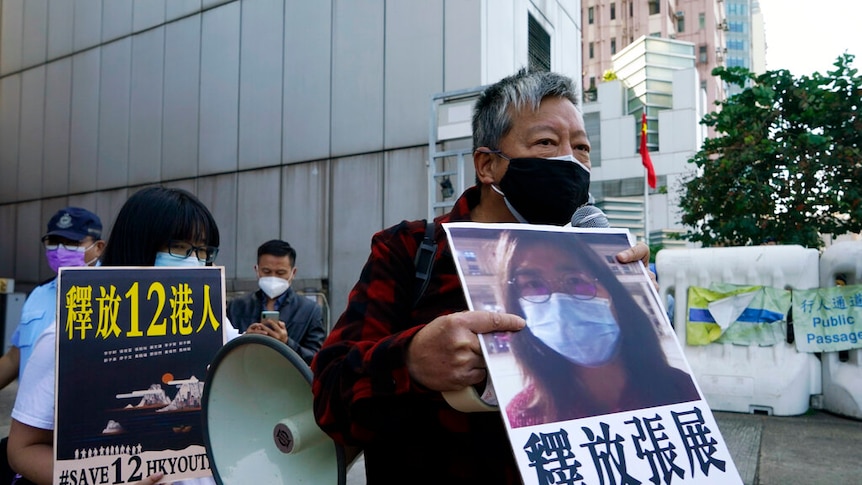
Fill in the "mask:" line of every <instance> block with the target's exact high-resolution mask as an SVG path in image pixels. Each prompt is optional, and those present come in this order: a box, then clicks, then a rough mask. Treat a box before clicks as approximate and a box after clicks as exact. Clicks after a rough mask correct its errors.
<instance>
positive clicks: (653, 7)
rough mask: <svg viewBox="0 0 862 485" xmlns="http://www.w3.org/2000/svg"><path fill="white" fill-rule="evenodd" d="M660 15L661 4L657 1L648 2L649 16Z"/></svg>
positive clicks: (650, 0)
mask: <svg viewBox="0 0 862 485" xmlns="http://www.w3.org/2000/svg"><path fill="white" fill-rule="evenodd" d="M657 13H661V2H659V0H649V14H650V15H655V14H657Z"/></svg>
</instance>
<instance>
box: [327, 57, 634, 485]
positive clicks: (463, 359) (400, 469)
mask: <svg viewBox="0 0 862 485" xmlns="http://www.w3.org/2000/svg"><path fill="white" fill-rule="evenodd" d="M473 148H474V152H473V161H474V166H475V169H476V180H477V183H476V185H475V186H473V187H471V188H469V189H467V190H466V191H465V192H464V193H463V194H462V195H461V196H460V197H459V199H458V200H457V201H456V203H455V207H454V208H453V209H452V211H451V212H450V213H448V214H445V215H443V216H440V217H437V218H436V219H435V228H436V230H435V234H434V239H435V240H436V241H437V246H438V249H437V252H436V255H435V258H434V265H433V271H432V274H431V276H430V281H429V284H428V286H427V289H425V291H423V292H422V293H421V296H420V298H419V299H418V301H417V300H416V295H417V293H419V291H418V290H417V286H418V283H417V282H416V266H415V264H414V257H415V256H416V253H417V251H418V248H419V245H420V243H421V242H422V239H423V237H424V234H425V227H426V224H425V221H421V220H420V221H403V222H402V223H400V224H398V225H396V226H393V227H390V228H388V229H385V230H383V231H380V232H378V233H377V234H375V235H374V237H373V239H372V241H371V255H370V256H369V258H368V261H367V262H366V264H365V267H364V268H363V270H362V274H361V275H360V278H359V281H358V282H357V283H356V286H354V287H353V289H352V290H351V292H350V295H349V301H348V304H347V309H346V310H345V312H344V313H343V314H342V315H341V317H340V318H339V320H338V322H337V323H336V325H335V328H334V329H333V331H332V333H331V334H330V336H329V337H328V338H327V340H326V341H325V342H324V345H323V348H322V349H321V350H320V351H319V352H318V354H317V355H316V356H315V358H314V361H313V362H312V365H311V366H312V370H313V372H314V382H313V385H312V390H313V392H314V413H315V417H316V419H317V422H318V424H319V425H320V427H321V428H322V429H323V430H324V431H326V432H327V433H328V434H329V435H330V436H332V437H333V439H335V440H336V441H337V442H339V443H342V444H345V445H349V446H356V447H361V448H362V449H363V450H364V452H365V466H366V476H367V479H368V483H369V484H377V483H410V484H419V483H435V484H445V485H453V484H458V483H465V484H466V483H470V484H480V483H481V484H484V483H489V484H490V483H493V484H505V483H520V482H521V479H520V475H519V472H518V469H517V465H516V463H515V459H514V456H513V454H512V449H511V447H510V446H509V442H508V438H507V436H506V430H505V426H504V423H503V419H502V417H501V416H500V415H499V414H498V413H490V412H486V413H462V412H460V411H456V410H455V409H453V408H452V407H451V406H449V405H448V404H447V403H446V401H445V400H444V398H443V397H442V394H441V393H442V392H445V391H456V390H461V389H464V388H465V387H467V386H477V387H479V388H481V387H483V386H484V382H485V379H486V371H485V361H484V358H483V357H482V351H481V348H480V346H479V340H478V337H477V334H481V333H487V332H493V331H518V330H521V329H522V328H523V327H524V324H525V322H524V320H523V319H522V318H520V317H518V316H516V315H511V314H501V313H493V312H487V311H467V303H466V301H465V299H464V293H463V290H462V288H461V283H460V281H459V278H458V274H457V272H456V269H455V263H454V257H453V255H452V252H451V250H450V248H449V247H448V244H447V242H446V236H445V232H444V231H443V229H442V227H441V225H442V223H445V222H455V221H474V222H525V223H539V224H556V225H564V224H566V223H568V222H569V221H570V219H571V216H572V214H573V213H574V211H575V210H576V209H577V208H578V207H579V206H581V205H583V204H585V203H586V202H587V197H588V190H589V168H590V157H589V152H590V142H589V140H588V139H587V134H586V131H585V128H584V121H583V116H582V115H581V112H580V110H579V108H578V98H577V93H576V91H575V88H574V85H573V83H572V80H571V79H569V78H568V77H565V76H562V75H559V74H555V73H548V72H528V71H526V70H521V71H519V72H518V73H516V74H514V75H512V76H509V77H507V78H505V79H503V80H501V81H499V82H497V83H496V84H494V85H492V86H490V87H489V88H488V89H486V90H485V91H484V92H483V94H482V95H481V96H480V97H479V99H478V100H477V102H476V106H475V108H474V113H473ZM617 258H618V259H619V260H620V261H621V262H629V261H636V260H642V261H645V262H648V261H649V248H648V247H647V246H646V245H644V244H638V245H636V246H635V247H634V248H631V249H629V250H626V251H624V252H622V253H620V254H619V255H618V256H617Z"/></svg>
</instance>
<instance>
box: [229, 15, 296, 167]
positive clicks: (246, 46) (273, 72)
mask: <svg viewBox="0 0 862 485" xmlns="http://www.w3.org/2000/svg"><path fill="white" fill-rule="evenodd" d="M284 4H285V2H284V0H260V1H256V2H243V3H242V14H241V17H242V28H241V32H242V38H241V40H240V85H239V87H240V95H239V167H240V169H246V168H252V167H264V166H270V165H277V164H278V163H279V162H280V161H281V151H282V150H281V134H282V127H281V122H282V109H283V108H282V106H283V104H282V100H281V96H282V92H283V89H282V86H283V84H284V82H283V80H282V72H283V65H282V64H281V63H280V62H272V60H273V59H276V60H277V59H282V58H283V57H284V50H283V46H284Z"/></svg>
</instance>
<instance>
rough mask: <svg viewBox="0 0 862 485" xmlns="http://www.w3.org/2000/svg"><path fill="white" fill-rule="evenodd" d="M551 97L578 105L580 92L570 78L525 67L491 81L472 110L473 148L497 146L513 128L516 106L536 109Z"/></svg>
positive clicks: (520, 108) (519, 108) (496, 147)
mask: <svg viewBox="0 0 862 485" xmlns="http://www.w3.org/2000/svg"><path fill="white" fill-rule="evenodd" d="M548 96H558V97H561V98H565V99H568V100H569V101H571V102H572V104H574V105H575V107H576V108H578V93H577V90H576V89H575V84H574V82H573V81H572V80H571V78H569V77H567V76H564V75H562V74H557V73H553V72H545V71H533V72H530V71H528V70H527V69H525V68H522V69H520V70H519V71H518V72H517V73H515V74H513V75H511V76H508V77H505V78H503V79H501V80H500V81H498V82H496V83H494V84H492V85H491V86H489V87H488V88H487V89H485V91H484V92H482V94H481V95H480V96H479V99H478V100H476V106H475V107H474V109H473V149H474V150H475V149H477V148H479V147H483V146H484V147H488V148H491V149H494V150H496V149H498V148H499V147H500V140H502V139H503V137H504V136H505V135H506V134H507V133H508V132H509V130H510V129H511V128H512V113H513V109H512V108H514V109H515V110H519V111H520V110H522V109H524V107H529V108H530V109H531V110H533V111H535V110H537V109H539V104H540V103H541V102H542V100H543V99H544V98H546V97H548Z"/></svg>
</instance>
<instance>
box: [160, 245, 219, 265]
mask: <svg viewBox="0 0 862 485" xmlns="http://www.w3.org/2000/svg"><path fill="white" fill-rule="evenodd" d="M168 253H170V255H171V256H173V257H175V258H181V259H182V258H188V257H189V256H191V255H192V254H194V255H195V257H196V258H198V261H203V262H206V263H212V262H213V261H215V258H216V256H218V247H216V246H194V245H192V244H189V243H187V242H185V241H177V240H174V239H171V240H170V241H168Z"/></svg>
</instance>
